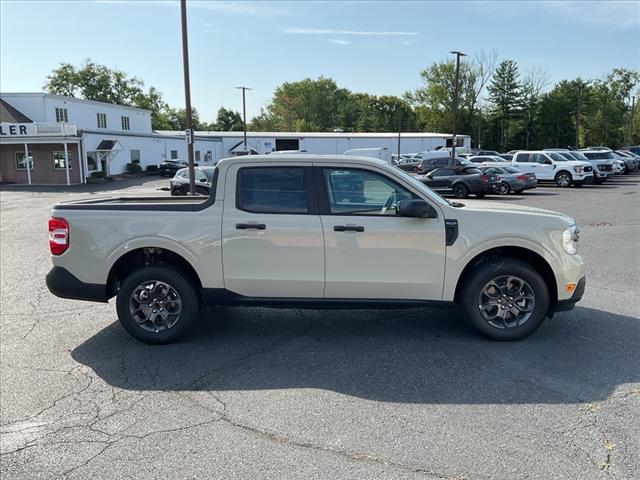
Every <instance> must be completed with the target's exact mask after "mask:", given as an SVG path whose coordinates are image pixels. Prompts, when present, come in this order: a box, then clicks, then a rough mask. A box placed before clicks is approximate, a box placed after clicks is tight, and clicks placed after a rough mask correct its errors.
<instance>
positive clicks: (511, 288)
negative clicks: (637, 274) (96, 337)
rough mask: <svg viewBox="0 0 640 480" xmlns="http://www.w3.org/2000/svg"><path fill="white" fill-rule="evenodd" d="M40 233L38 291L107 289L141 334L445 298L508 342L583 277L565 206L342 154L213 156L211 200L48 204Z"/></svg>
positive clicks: (567, 297)
mask: <svg viewBox="0 0 640 480" xmlns="http://www.w3.org/2000/svg"><path fill="white" fill-rule="evenodd" d="M49 243H50V248H51V253H52V260H53V264H54V267H53V269H52V270H51V271H50V272H49V274H48V275H47V285H48V287H49V289H50V291H51V292H52V293H54V294H55V295H58V296H60V297H64V298H71V299H79V300H90V301H99V302H107V301H108V300H109V299H110V298H112V297H114V296H116V297H117V300H116V307H117V312H118V317H119V319H120V321H121V323H122V325H123V327H124V328H125V329H126V330H127V331H128V332H129V333H130V334H131V335H133V336H134V337H136V338H137V339H139V340H141V341H144V342H148V343H168V342H172V341H175V340H177V339H179V338H180V337H181V336H183V335H184V334H185V333H186V332H187V331H188V330H189V329H190V328H191V327H192V326H193V324H194V323H195V322H196V321H197V319H198V318H199V311H200V308H201V306H202V305H205V304H214V305H260V306H266V307H307V308H329V307H333V308H358V309H360V308H371V307H374V308H380V307H384V308H399V307H420V306H430V305H434V304H438V305H441V304H454V303H455V304H457V305H458V306H459V310H460V311H461V312H462V314H463V315H464V317H465V318H466V319H467V321H468V322H469V323H470V324H471V325H472V326H473V327H475V328H476V329H477V330H478V331H480V332H481V333H483V334H484V335H486V336H488V337H490V338H493V339H496V340H515V339H520V338H523V337H525V336H527V335H529V334H530V333H532V332H533V331H534V330H536V329H537V328H538V327H540V325H541V324H542V322H543V320H544V319H545V317H547V316H551V315H553V313H554V312H557V311H560V310H567V309H570V308H573V305H574V304H575V303H576V302H577V301H579V300H580V298H581V297H582V295H583V292H584V288H585V274H584V268H583V262H582V258H581V257H580V254H579V251H578V229H577V227H576V225H575V222H574V221H573V220H572V219H571V218H569V217H567V216H565V215H563V214H560V213H556V212H551V211H547V210H541V209H536V208H527V207H518V206H513V205H507V204H504V203H498V202H487V201H475V200H474V201H468V202H450V201H448V200H446V199H445V198H443V197H441V196H440V195H438V194H437V193H435V192H433V191H431V190H430V189H429V188H428V187H426V186H425V185H424V184H422V183H421V182H419V181H416V180H415V179H414V178H413V177H411V176H410V175H408V174H406V173H405V172H403V171H402V170H400V169H398V168H396V167H393V166H390V165H388V164H386V163H384V162H382V161H379V160H376V159H372V158H360V157H352V156H318V155H310V154H306V155H305V154H296V155H293V154H290V155H275V154H274V155H268V156H248V157H240V158H234V159H226V160H222V161H220V162H219V163H218V165H217V167H216V169H215V172H214V178H213V180H212V183H211V191H210V195H209V196H208V197H202V196H200V197H179V198H172V197H147V198H140V197H138V198H135V197H132V198H103V199H89V200H80V201H73V202H65V203H60V204H58V205H56V206H55V207H54V208H53V212H52V218H51V219H50V221H49ZM455 316H456V315H455V310H454V311H453V314H452V317H455Z"/></svg>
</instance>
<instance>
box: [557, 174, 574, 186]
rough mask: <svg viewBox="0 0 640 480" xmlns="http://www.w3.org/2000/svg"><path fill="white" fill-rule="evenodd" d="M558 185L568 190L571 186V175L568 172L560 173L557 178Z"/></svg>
mask: <svg viewBox="0 0 640 480" xmlns="http://www.w3.org/2000/svg"><path fill="white" fill-rule="evenodd" d="M555 181H556V185H558V186H559V187H560V188H567V187H570V186H571V181H572V180H571V175H570V174H569V173H567V172H558V174H557V175H556V177H555Z"/></svg>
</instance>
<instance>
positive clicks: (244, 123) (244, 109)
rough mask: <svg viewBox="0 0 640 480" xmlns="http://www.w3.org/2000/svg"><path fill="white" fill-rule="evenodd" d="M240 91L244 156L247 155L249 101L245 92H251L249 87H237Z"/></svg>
mask: <svg viewBox="0 0 640 480" xmlns="http://www.w3.org/2000/svg"><path fill="white" fill-rule="evenodd" d="M236 88H237V89H238V90H242V126H243V129H244V154H245V155H247V101H246V98H245V92H246V91H247V90H251V88H249V87H236Z"/></svg>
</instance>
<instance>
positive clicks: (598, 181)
mask: <svg viewBox="0 0 640 480" xmlns="http://www.w3.org/2000/svg"><path fill="white" fill-rule="evenodd" d="M593 183H594V184H595V185H602V184H603V183H604V180H600V179H597V178H596V179H595V180H594V181H593Z"/></svg>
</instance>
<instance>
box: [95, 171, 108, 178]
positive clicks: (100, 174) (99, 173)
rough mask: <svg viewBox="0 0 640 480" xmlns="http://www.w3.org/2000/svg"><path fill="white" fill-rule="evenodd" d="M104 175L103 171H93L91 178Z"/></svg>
mask: <svg viewBox="0 0 640 480" xmlns="http://www.w3.org/2000/svg"><path fill="white" fill-rule="evenodd" d="M105 176H106V175H105V174H104V172H93V173H92V174H91V178H104V177H105Z"/></svg>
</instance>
